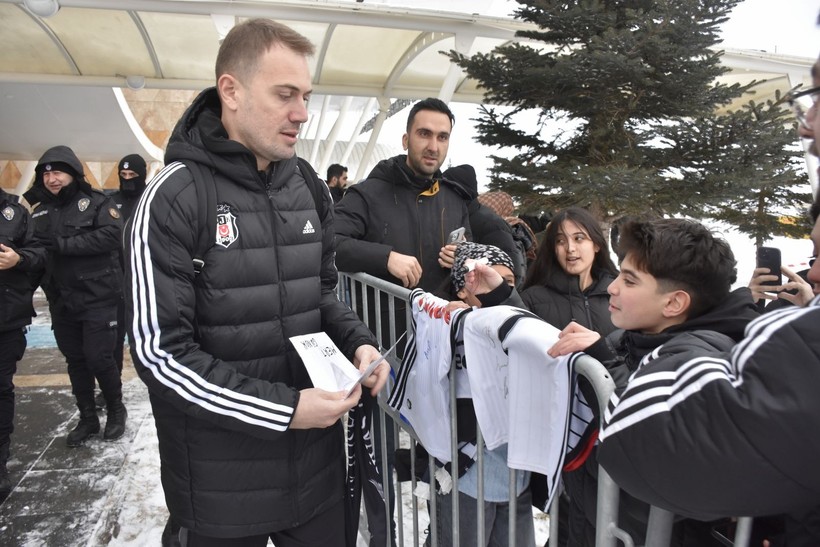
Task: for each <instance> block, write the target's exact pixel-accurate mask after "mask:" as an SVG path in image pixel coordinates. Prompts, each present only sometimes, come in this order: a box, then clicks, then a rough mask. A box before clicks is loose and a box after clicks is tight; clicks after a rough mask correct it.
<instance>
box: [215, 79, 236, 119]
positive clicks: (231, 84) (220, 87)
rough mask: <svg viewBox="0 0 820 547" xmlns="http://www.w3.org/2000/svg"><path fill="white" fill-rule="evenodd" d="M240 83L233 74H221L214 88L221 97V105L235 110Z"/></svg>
mask: <svg viewBox="0 0 820 547" xmlns="http://www.w3.org/2000/svg"><path fill="white" fill-rule="evenodd" d="M241 87H242V84H241V83H240V82H239V80H237V79H236V78H235V77H234V76H232V75H230V74H227V73H226V74H223V75H222V76H220V77H219V79H218V80H217V81H216V90H217V91H218V92H219V97H220V98H221V99H222V107H223V108H227V109H228V110H232V111H236V109H237V108H238V102H239V96H240V94H241Z"/></svg>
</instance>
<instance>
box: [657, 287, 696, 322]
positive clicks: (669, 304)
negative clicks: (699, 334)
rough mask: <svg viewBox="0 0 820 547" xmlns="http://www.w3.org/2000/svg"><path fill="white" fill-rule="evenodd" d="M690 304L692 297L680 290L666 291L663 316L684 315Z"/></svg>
mask: <svg viewBox="0 0 820 547" xmlns="http://www.w3.org/2000/svg"><path fill="white" fill-rule="evenodd" d="M691 305H692V297H691V296H689V293H688V292H686V291H682V290H677V291H672V292H669V293H667V301H666V305H665V306H664V307H663V316H664V317H666V318H680V317H683V318H685V317H686V314H687V313H689V307H690V306H691Z"/></svg>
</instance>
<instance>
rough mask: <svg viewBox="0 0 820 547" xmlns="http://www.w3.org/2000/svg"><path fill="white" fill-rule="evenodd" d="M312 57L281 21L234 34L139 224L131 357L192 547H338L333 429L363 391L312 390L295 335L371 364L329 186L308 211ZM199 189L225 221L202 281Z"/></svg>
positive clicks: (132, 275) (338, 481)
mask: <svg viewBox="0 0 820 547" xmlns="http://www.w3.org/2000/svg"><path fill="white" fill-rule="evenodd" d="M313 52H314V46H313V44H311V43H310V41H309V40H307V38H305V37H304V36H302V35H300V34H298V33H296V32H295V31H293V30H291V29H290V28H288V27H286V26H284V25H281V24H278V23H275V22H273V21H270V20H264V19H252V20H249V21H246V22H244V23H242V24H239V25H237V26H235V27H234V28H233V29H232V30H231V31H230V32H229V33H228V35H227V36H226V38H225V40H224V42H223V43H222V45H221V47H220V50H219V54H218V56H217V61H216V74H217V85H216V88H209V89H206V90H205V91H203V92H202V93H201V94H200V95H199V96H198V97H197V98H196V99H195V100H194V102H193V104H192V105H191V106H190V107H189V108H188V110H187V111H186V112H185V114H184V115H183V117H182V119H181V120H180V121H179V123H178V124H177V126H176V128H175V129H174V132H173V134H172V137H171V139H170V142H169V145H168V149H167V152H166V164H167V165H166V167H165V168H164V169H163V170H162V171H161V172H160V173H158V174H157V175H156V176H155V177H154V179H153V180H152V183H151V184H150V185H149V187H148V188H147V189H146V191H145V193H144V194H143V196H142V198H141V199H140V202H139V204H138V206H137V210H136V212H135V213H134V215H133V217H132V226H131V230H130V234H129V244H128V246H127V248H126V272H127V276H128V278H129V280H130V286H129V290H128V295H127V316H128V317H129V335H130V339H131V341H132V343H131V353H132V356H133V359H134V364H135V366H136V368H137V372H138V373H139V375H140V378H141V379H142V380H143V381H144V382H145V384H146V385H147V386H148V389H149V392H150V397H151V405H152V408H153V412H154V418H155V420H156V426H157V435H158V438H159V450H160V458H161V461H162V484H163V489H164V491H165V499H166V503H167V504H168V508H169V510H170V513H171V517H172V518H173V520H174V521H175V522H177V523H178V524H179V525H180V526H181V527H182V530H181V531H180V538H181V540H182V544H183V545H186V544H187V545H190V546H196V545H221V544H223V543H222V541H223V540H224V539H225V538H231V539H232V541H231V543H230V544H231V545H249V546H250V545H266V544H267V541H268V538H270V539H272V540H273V542H274V543H275V544H276V545H277V546H280V547H288V546H292V545H328V546H330V545H341V544H343V543H344V540H343V538H344V504H343V495H344V488H343V487H344V481H345V475H344V473H345V455H344V439H343V435H342V425H341V423H340V422H339V418H340V417H341V416H343V415H344V414H345V413H346V412H347V411H348V410H350V409H351V408H352V407H354V406H355V405H356V404H357V402H358V400H359V397H360V395H361V388H359V387H356V388H355V390H354V391H353V393H352V394H351V395H350V397H348V398H345V393H344V392H330V391H325V390H322V389H318V388H314V387H313V384H312V382H311V379H310V377H309V375H308V372H307V369H306V367H305V364H303V362H302V361H301V359H300V358H299V356H298V355H297V353H296V350H295V348H294V346H293V345H292V344H291V343H290V342H289V338H290V337H292V336H296V335H303V334H309V333H315V332H319V331H324V332H326V333H327V334H328V335H329V337H330V338H331V340H332V341H333V342H334V343H335V344H336V345H337V346H338V347H339V348H340V350H341V351H342V352H343V353H344V355H345V356H346V357H347V358H348V359H351V360H353V361H354V363H356V364H357V365H358V366H360V368H362V369H363V368H364V367H366V366H367V365H368V364H369V363H371V362H372V361H373V360H375V359H376V358H378V357H379V353H378V350H377V349H376V348H375V347H374V346H375V344H376V341H375V340H374V338H373V335H372V334H371V333H370V332H369V331H368V329H367V328H366V327H365V326H364V325H363V324H362V323H361V321H359V319H358V318H357V317H356V316H355V314H353V312H351V311H350V310H349V309H348V308H347V307H346V306H344V304H342V303H341V302H339V300H338V298H337V297H336V293H335V285H336V281H337V271H336V268H335V266H334V262H333V256H334V245H333V213H332V203H331V200H330V195H329V194H328V192H327V190H326V189H324V188H326V187H325V186H324V185H321V186H322V188H323V190H322V193H321V204H317V203H316V202H315V201H314V198H313V195H312V191H311V187H310V185H312V184H317V181H316V180H306V177H307V178H310V179H314V178H315V177H311V176H308V175H303V172H302V171H301V169H300V168H299V166H298V159H297V157H296V156H295V145H296V139H297V135H298V134H299V128H300V125H301V124H302V123H304V122H305V121H307V119H308V112H307V99H308V97H309V96H310V93H311V78H310V73H309V70H308V62H307V57H308V56H309V55H312V54H313ZM182 160H184V161H185V162H189V163H195V164H197V166H198V168H197V169H195V171H196V172H197V173H200V174H201V173H207V172H210V175H211V177H212V180H210V178H211V177H208V176H207V175H206V176H202V175H199V176H195V175H194V174H193V171H192V170H189V169H188V168H186V166H185V165H184V164H183V163H180V161H182ZM206 184H212V185H214V186H215V191H216V208H217V213H218V215H217V219H216V220H217V223H216V226H214V227H209V228H208V230H209V231H210V230H215V236H211V237H215V244H213V245H212V246H211V247H210V249H208V250H207V252H206V253H205V254H204V256H203V257H202V258H203V260H204V267H202V268H201V272H200V273H198V274H197V273H195V270H194V265H193V258H194V257H195V256H196V255H197V239H198V235H199V230H197V227H198V226H200V224H201V219H200V218H199V215H200V214H201V211H200V208H199V207H198V204H199V199H198V198H199V197H200V196H201V194H200V193H201V192H205V191H206V186H205V185H206ZM319 184H321V183H319ZM212 233H213V232H212ZM211 242H212V243H213V242H214V240H211ZM386 378H387V367H386V365H384V364H383V365H381V366H379V367H378V368H377V369H376V372H375V373H374V375H373V376H371V377H370V378H369V379H368V380H366V381H365V385H366V386H367V387H370V388H372V391H373V392H374V393H375V392H376V391H378V390H379V389H380V388H381V387H382V385H383V384H384V382H385V380H386Z"/></svg>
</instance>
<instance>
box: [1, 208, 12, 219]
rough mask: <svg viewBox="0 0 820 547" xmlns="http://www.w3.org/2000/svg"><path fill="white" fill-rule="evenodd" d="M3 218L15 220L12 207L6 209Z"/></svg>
mask: <svg viewBox="0 0 820 547" xmlns="http://www.w3.org/2000/svg"><path fill="white" fill-rule="evenodd" d="M3 218H5V219H6V220H11V219H13V218H14V209H12V208H11V207H6V208H5V209H3Z"/></svg>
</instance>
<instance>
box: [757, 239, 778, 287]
mask: <svg viewBox="0 0 820 547" xmlns="http://www.w3.org/2000/svg"><path fill="white" fill-rule="evenodd" d="M780 263H781V261H780V249H778V248H777V247H758V248H757V267H758V268H768V269H769V272H770V273H771V275H776V276H777V279H776V280H774V281H763V282H761V283H760V284H761V285H767V286H774V287H777V286H779V285H782V284H783V279H782V276H781V273H780Z"/></svg>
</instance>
